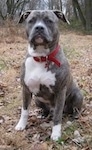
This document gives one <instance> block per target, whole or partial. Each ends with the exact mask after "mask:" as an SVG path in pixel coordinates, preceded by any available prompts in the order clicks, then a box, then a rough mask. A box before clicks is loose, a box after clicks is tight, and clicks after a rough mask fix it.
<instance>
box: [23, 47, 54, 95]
mask: <svg viewBox="0 0 92 150" xmlns="http://www.w3.org/2000/svg"><path fill="white" fill-rule="evenodd" d="M31 51H32V54H33V49H30V53H31ZM24 81H25V84H26V85H27V86H28V87H29V90H30V91H31V92H33V93H35V94H36V93H38V92H39V86H40V84H42V85H45V86H46V87H48V88H50V85H53V86H54V85H55V81H56V78H55V73H52V72H51V71H47V68H45V62H41V63H40V62H36V61H35V60H34V59H33V57H31V56H30V57H28V58H27V59H26V62H25V78H24ZM50 90H51V89H50Z"/></svg>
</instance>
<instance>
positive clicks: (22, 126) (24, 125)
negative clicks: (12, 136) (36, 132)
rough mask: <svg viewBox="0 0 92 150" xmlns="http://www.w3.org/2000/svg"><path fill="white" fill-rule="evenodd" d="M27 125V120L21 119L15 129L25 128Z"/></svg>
mask: <svg viewBox="0 0 92 150" xmlns="http://www.w3.org/2000/svg"><path fill="white" fill-rule="evenodd" d="M26 125H27V121H25V120H23V119H20V120H19V122H18V124H17V125H16V127H15V130H24V129H25V127H26Z"/></svg>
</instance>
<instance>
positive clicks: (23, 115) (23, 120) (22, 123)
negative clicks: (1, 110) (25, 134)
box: [15, 108, 28, 130]
mask: <svg viewBox="0 0 92 150" xmlns="http://www.w3.org/2000/svg"><path fill="white" fill-rule="evenodd" d="M27 120H28V110H24V109H23V108H22V111H21V117H20V120H19V122H18V124H17V125H16V127H15V130H24V129H25V127H26V125H27Z"/></svg>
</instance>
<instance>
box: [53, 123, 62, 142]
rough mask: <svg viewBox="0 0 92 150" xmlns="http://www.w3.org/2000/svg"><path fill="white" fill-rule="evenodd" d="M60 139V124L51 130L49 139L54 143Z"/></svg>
mask: <svg viewBox="0 0 92 150" xmlns="http://www.w3.org/2000/svg"><path fill="white" fill-rule="evenodd" d="M60 137H61V124H58V125H55V126H53V128H52V134H51V139H52V140H54V141H58V139H59V138H60Z"/></svg>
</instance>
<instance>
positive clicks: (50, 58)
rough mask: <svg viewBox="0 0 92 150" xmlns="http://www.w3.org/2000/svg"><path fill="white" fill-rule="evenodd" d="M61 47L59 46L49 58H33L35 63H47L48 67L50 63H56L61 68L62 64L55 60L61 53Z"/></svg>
mask: <svg viewBox="0 0 92 150" xmlns="http://www.w3.org/2000/svg"><path fill="white" fill-rule="evenodd" d="M59 50H60V46H59V45H58V46H57V47H56V48H55V49H54V50H53V51H52V52H51V53H50V54H49V55H47V56H38V57H37V56H36V57H33V58H34V60H35V61H37V62H46V66H47V65H48V62H49V61H51V62H54V63H55V64H56V65H57V66H58V67H60V65H61V63H60V62H59V61H58V60H57V59H56V58H55V56H56V54H57V53H58V52H59Z"/></svg>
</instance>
